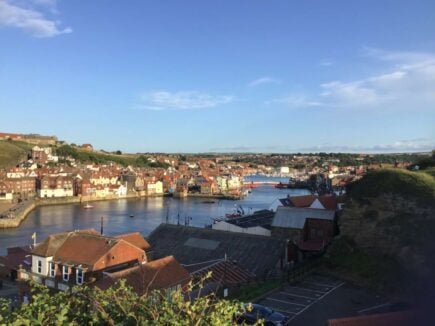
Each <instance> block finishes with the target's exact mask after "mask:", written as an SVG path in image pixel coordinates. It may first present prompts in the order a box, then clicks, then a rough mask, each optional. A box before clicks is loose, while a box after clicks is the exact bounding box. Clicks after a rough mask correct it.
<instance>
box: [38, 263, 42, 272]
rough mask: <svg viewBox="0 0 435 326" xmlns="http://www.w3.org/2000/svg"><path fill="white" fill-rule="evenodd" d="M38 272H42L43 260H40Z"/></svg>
mask: <svg viewBox="0 0 435 326" xmlns="http://www.w3.org/2000/svg"><path fill="white" fill-rule="evenodd" d="M38 273H39V274H42V260H38Z"/></svg>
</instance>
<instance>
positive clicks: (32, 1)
mask: <svg viewBox="0 0 435 326" xmlns="http://www.w3.org/2000/svg"><path fill="white" fill-rule="evenodd" d="M46 11H49V12H51V13H52V14H53V13H57V7H56V1H54V0H27V1H24V0H23V1H11V0H0V26H5V27H14V28H20V29H22V30H24V31H26V32H28V33H30V34H31V35H32V36H34V37H40V38H49V37H54V36H57V35H61V34H68V33H71V32H72V29H71V28H70V27H66V28H62V27H60V22H59V21H58V20H57V19H50V18H47V14H46V13H45V12H46Z"/></svg>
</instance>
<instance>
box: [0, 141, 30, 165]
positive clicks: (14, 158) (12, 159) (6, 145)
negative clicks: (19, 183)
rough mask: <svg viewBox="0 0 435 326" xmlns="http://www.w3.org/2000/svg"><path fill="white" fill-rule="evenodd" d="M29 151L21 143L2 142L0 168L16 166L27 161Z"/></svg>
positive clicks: (0, 146) (0, 145)
mask: <svg viewBox="0 0 435 326" xmlns="http://www.w3.org/2000/svg"><path fill="white" fill-rule="evenodd" d="M27 152H28V150H27V149H26V148H25V147H24V146H22V144H21V142H15V141H2V140H1V141H0V168H5V167H11V166H15V165H17V164H18V163H20V161H23V160H25V159H27Z"/></svg>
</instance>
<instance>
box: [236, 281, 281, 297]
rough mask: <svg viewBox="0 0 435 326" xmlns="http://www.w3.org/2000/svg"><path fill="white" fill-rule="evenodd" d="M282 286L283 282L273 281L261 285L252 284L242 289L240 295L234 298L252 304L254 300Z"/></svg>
mask: <svg viewBox="0 0 435 326" xmlns="http://www.w3.org/2000/svg"><path fill="white" fill-rule="evenodd" d="M281 285H282V281H280V280H273V281H268V282H264V283H261V284H250V285H245V286H242V287H241V288H240V291H238V294H237V295H236V296H235V297H234V298H235V299H237V300H239V301H241V302H251V301H252V300H254V299H256V298H258V297H260V296H261V295H263V294H266V293H268V292H269V291H272V290H274V289H276V288H278V287H280V286H281Z"/></svg>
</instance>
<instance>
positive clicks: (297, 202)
mask: <svg viewBox="0 0 435 326" xmlns="http://www.w3.org/2000/svg"><path fill="white" fill-rule="evenodd" d="M315 199H316V197H315V196H313V195H305V196H291V197H288V200H289V202H290V204H291V206H294V207H310V205H311V204H312V203H313V201H314V200H315Z"/></svg>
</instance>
